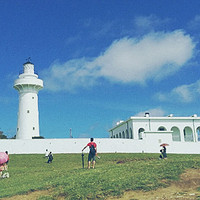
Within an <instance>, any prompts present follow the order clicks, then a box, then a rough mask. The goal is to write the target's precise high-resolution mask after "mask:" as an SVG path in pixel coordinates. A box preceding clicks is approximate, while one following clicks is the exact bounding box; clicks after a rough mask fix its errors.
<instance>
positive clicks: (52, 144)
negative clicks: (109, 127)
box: [0, 137, 200, 154]
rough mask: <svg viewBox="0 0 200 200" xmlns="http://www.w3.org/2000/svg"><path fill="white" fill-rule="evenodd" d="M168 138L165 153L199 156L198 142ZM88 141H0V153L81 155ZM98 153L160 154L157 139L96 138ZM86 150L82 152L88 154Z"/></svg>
mask: <svg viewBox="0 0 200 200" xmlns="http://www.w3.org/2000/svg"><path fill="white" fill-rule="evenodd" d="M170 140H171V139H170V137H169V138H168V139H167V138H165V141H162V142H169V146H168V147H167V153H183V154H199V153H200V142H171V141H170ZM88 142H89V139H33V140H19V139H18V140H13V139H8V140H7V139H5V140H3V139H2V140H0V152H4V151H6V150H7V151H8V152H9V154H41V153H42V154H44V153H45V150H46V149H48V150H49V151H52V153H54V154H55V153H81V150H82V148H83V147H84V146H85V145H86V144H87V143H88ZM95 142H96V143H97V150H98V152H99V153H115V152H117V153H142V152H144V153H160V152H159V151H160V143H159V142H160V141H159V142H158V140H157V138H155V140H154V139H152V138H151V140H148V137H147V138H146V139H144V140H133V139H116V138H115V139H111V138H106V139H102V138H97V139H95ZM88 150H89V149H88V148H87V149H86V150H85V151H84V152H88Z"/></svg>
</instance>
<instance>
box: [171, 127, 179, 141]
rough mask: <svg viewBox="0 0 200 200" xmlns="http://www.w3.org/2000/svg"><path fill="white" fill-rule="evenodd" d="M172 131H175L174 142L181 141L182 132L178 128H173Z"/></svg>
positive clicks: (173, 134)
mask: <svg viewBox="0 0 200 200" xmlns="http://www.w3.org/2000/svg"><path fill="white" fill-rule="evenodd" d="M171 131H173V133H172V140H173V141H181V134H180V130H179V128H177V127H176V126H174V127H172V128H171Z"/></svg>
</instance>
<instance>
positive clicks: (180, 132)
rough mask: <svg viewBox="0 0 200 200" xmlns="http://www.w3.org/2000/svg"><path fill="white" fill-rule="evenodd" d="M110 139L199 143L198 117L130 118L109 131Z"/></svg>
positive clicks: (147, 114) (199, 128) (199, 120)
mask: <svg viewBox="0 0 200 200" xmlns="http://www.w3.org/2000/svg"><path fill="white" fill-rule="evenodd" d="M109 133H110V138H126V139H133V140H145V139H147V138H148V140H151V138H152V137H154V138H157V141H158V142H159V141H160V143H161V142H165V138H168V139H167V142H170V141H171V142H199V141H200V117H197V115H193V116H191V117H174V116H173V115H172V114H171V115H169V116H167V117H150V116H149V113H145V116H144V117H130V118H129V119H128V120H126V121H120V122H117V124H116V126H115V127H113V128H112V129H110V130H109Z"/></svg>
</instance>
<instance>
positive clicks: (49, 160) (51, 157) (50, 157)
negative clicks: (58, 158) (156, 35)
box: [47, 152, 53, 163]
mask: <svg viewBox="0 0 200 200" xmlns="http://www.w3.org/2000/svg"><path fill="white" fill-rule="evenodd" d="M48 158H49V159H48V161H47V163H52V161H53V155H52V153H51V152H50V153H49V155H48Z"/></svg>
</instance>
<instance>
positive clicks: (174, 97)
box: [155, 80, 200, 103]
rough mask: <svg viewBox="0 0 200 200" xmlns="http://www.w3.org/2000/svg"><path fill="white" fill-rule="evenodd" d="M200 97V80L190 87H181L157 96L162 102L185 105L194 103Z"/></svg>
mask: <svg viewBox="0 0 200 200" xmlns="http://www.w3.org/2000/svg"><path fill="white" fill-rule="evenodd" d="M199 95H200V80H198V81H196V82H195V83H192V84H189V85H181V86H178V87H176V88H174V89H173V90H171V91H170V92H169V93H159V94H156V95H155V96H156V97H158V99H159V100H160V101H176V102H183V103H190V102H192V101H194V100H195V99H196V98H197V97H198V96H199Z"/></svg>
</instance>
